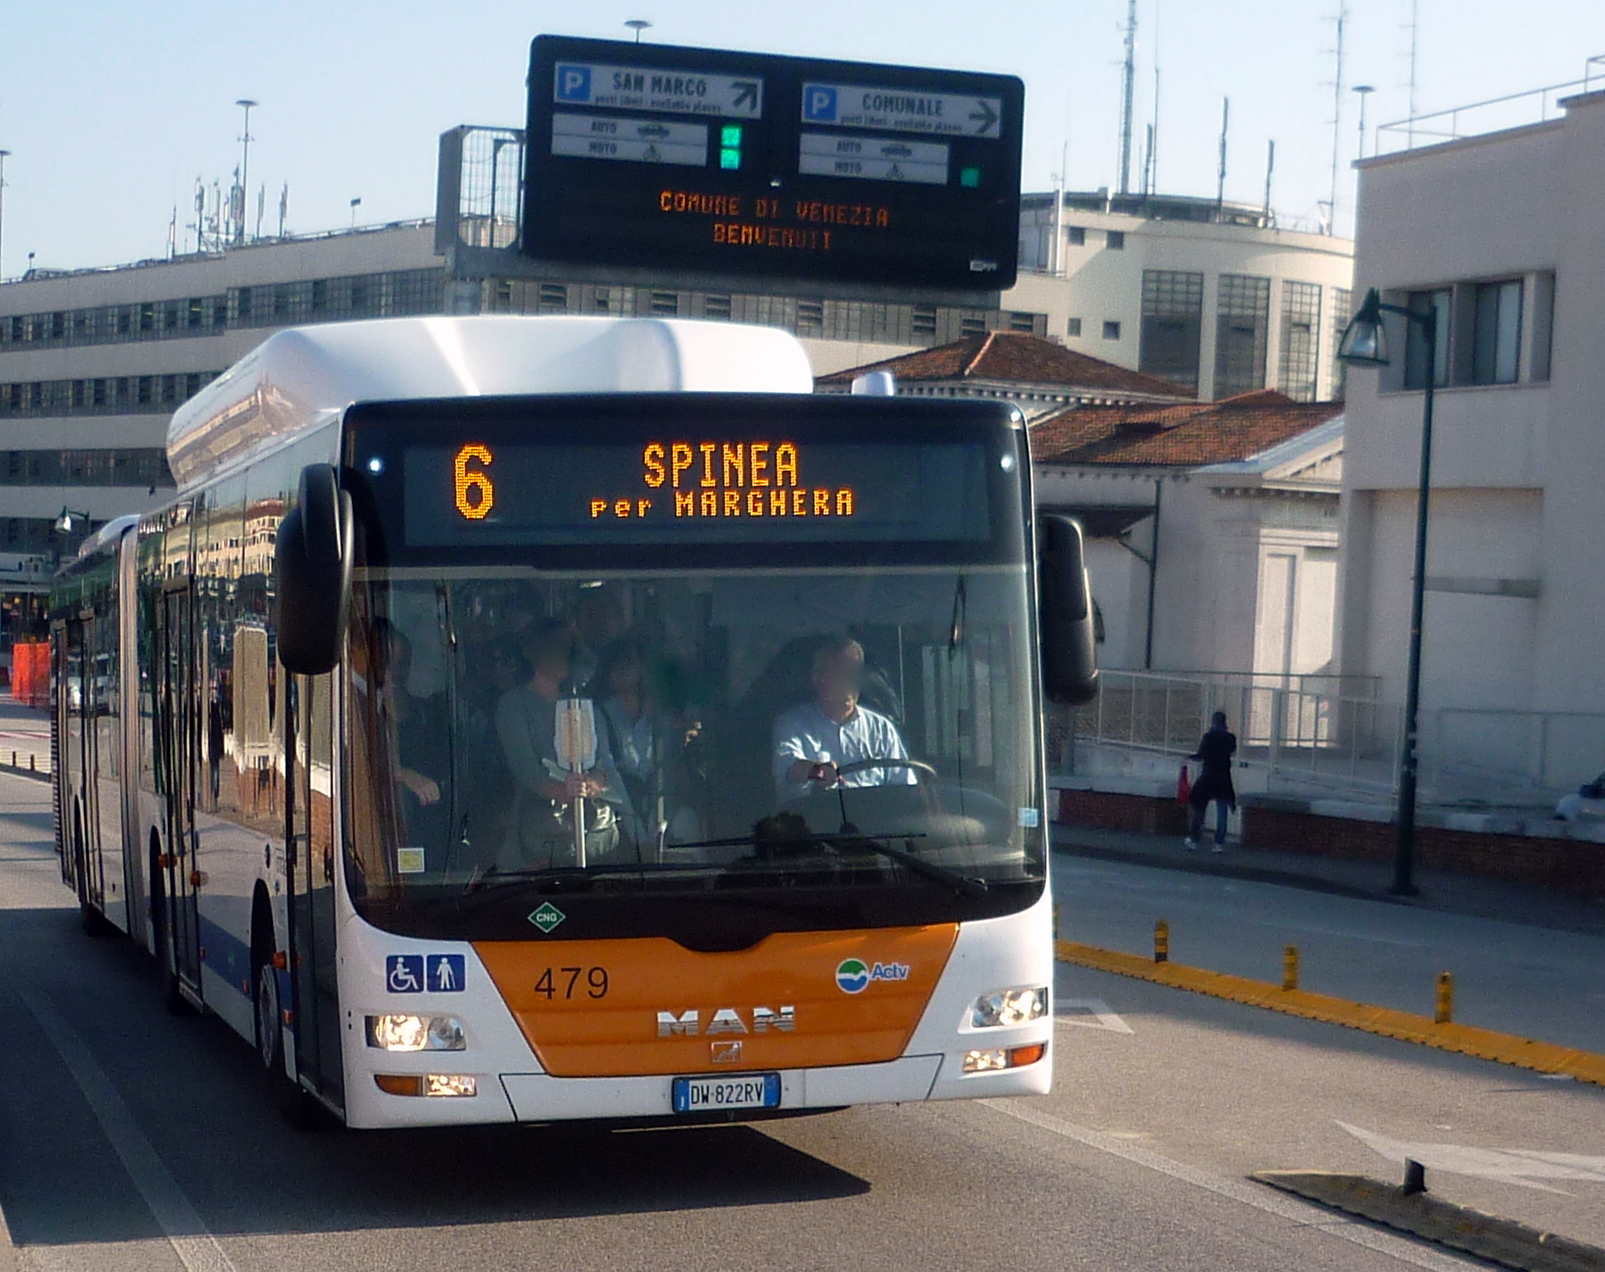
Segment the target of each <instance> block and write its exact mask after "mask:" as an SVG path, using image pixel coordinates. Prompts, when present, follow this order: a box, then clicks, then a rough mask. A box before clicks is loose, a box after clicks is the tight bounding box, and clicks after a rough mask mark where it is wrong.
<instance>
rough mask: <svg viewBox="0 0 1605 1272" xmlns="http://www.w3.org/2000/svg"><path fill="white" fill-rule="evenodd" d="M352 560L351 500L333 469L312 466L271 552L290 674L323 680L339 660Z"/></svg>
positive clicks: (281, 643)
mask: <svg viewBox="0 0 1605 1272" xmlns="http://www.w3.org/2000/svg"><path fill="white" fill-rule="evenodd" d="M351 557H352V513H351V496H350V495H348V494H347V493H346V492H345V491H343V490H341V489H340V482H339V478H338V477H337V475H336V474H335V470H334V469H333V468H332V467H331V466H330V465H328V464H308V465H307V466H306V467H305V468H304V469H302V470H301V487H300V493H299V495H298V497H297V499H296V504H295V507H294V508H292V509H291V510H290V511H289V513H287V514H286V515H285V518H284V520H283V521H281V522H279V534H278V539H277V542H276V543H275V544H274V551H273V574H274V583H275V587H274V597H275V601H274V611H275V612H274V616H273V617H274V628H275V631H276V632H277V635H278V649H279V661H280V662H281V663H283V664H284V669H285V670H286V671H290V672H293V673H295V674H296V675H299V676H321V675H322V674H323V673H324V672H326V671H331V670H333V668H334V666H335V664H336V663H338V662H339V661H340V646H341V641H342V640H343V639H344V637H345V630H346V617H347V614H348V613H349V611H350V608H351Z"/></svg>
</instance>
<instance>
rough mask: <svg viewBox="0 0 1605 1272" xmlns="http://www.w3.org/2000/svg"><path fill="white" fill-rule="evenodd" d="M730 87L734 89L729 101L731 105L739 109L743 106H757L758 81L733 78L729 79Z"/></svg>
mask: <svg viewBox="0 0 1605 1272" xmlns="http://www.w3.org/2000/svg"><path fill="white" fill-rule="evenodd" d="M731 87H732V88H734V89H735V90H736V95H735V98H734V100H732V101H731V103H730V104H731V106H732V107H734V108H735V109H737V110H739V109H740V108H741V107H743V106H751V107H753V108H754V109H756V108H757V105H758V81H757V80H733V81H731Z"/></svg>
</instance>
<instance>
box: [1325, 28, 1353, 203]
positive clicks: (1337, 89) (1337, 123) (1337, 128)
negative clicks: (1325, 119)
mask: <svg viewBox="0 0 1605 1272" xmlns="http://www.w3.org/2000/svg"><path fill="white" fill-rule="evenodd" d="M1348 16H1349V10H1348V7H1347V6H1346V5H1345V4H1343V2H1342V0H1339V2H1338V11H1337V48H1336V49H1335V50H1334V52H1333V70H1332V193H1331V196H1330V197H1329V198H1328V199H1327V204H1326V232H1327V233H1328V234H1336V233H1337V197H1338V152H1339V149H1340V148H1341V143H1342V138H1343V25H1344V23H1345V22H1346V21H1347V20H1348Z"/></svg>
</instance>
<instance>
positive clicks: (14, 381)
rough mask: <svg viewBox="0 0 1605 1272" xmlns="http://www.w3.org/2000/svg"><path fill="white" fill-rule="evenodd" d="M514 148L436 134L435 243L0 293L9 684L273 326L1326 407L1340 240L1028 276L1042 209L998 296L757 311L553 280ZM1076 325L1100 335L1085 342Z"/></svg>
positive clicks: (328, 248) (647, 279) (274, 245)
mask: <svg viewBox="0 0 1605 1272" xmlns="http://www.w3.org/2000/svg"><path fill="white" fill-rule="evenodd" d="M521 144H522V136H521V134H520V133H519V131H518V130H517V129H496V128H461V129H452V130H451V131H450V132H448V133H447V134H445V136H444V137H443V138H442V139H441V144H440V157H441V162H440V179H439V183H438V190H437V207H436V217H435V218H434V219H433V220H432V221H416V222H408V223H403V224H394V225H388V226H382V227H374V228H368V229H359V230H352V231H348V232H339V233H332V234H324V235H313V236H305V237H296V238H287V239H277V238H275V239H264V240H258V241H251V242H246V243H244V244H242V245H238V246H234V247H231V248H229V249H228V250H223V251H217V252H208V253H196V254H191V255H185V256H178V257H176V258H174V259H170V260H158V261H147V262H141V263H139V264H136V265H132V266H125V267H118V268H107V269H86V270H73V271H64V272H58V271H49V270H43V269H40V270H31V271H30V272H29V273H28V274H27V275H26V276H25V277H23V278H22V279H20V280H14V281H12V282H8V283H5V284H3V285H0V452H3V459H4V467H3V468H0V665H3V664H4V662H5V659H6V651H7V649H8V647H9V640H10V638H11V635H12V634H13V633H14V632H16V631H18V630H26V629H28V628H30V627H33V628H37V626H38V622H39V617H40V613H41V609H40V607H41V598H42V594H43V592H44V590H45V588H46V587H47V581H48V578H49V576H50V574H51V572H52V571H53V569H54V567H55V564H56V561H57V560H58V559H59V557H60V555H61V554H62V553H63V552H66V551H70V550H71V549H73V548H74V547H75V546H76V544H77V542H78V540H79V538H81V536H82V533H83V530H84V523H85V521H86V520H87V522H88V523H89V524H90V525H91V526H92V525H94V524H98V523H100V522H103V521H105V520H107V519H109V518H110V517H112V516H116V515H118V514H121V513H126V512H136V511H140V510H142V509H144V508H147V507H150V506H152V505H153V504H154V503H156V502H157V501H158V500H159V499H161V498H163V497H165V491H166V489H168V488H169V487H170V485H171V479H170V477H169V475H168V473H167V471H166V463H165V457H164V455H163V450H162V447H163V443H164V441H165V436H166V425H167V420H168V418H169V416H170V415H171V413H172V411H173V409H174V408H175V407H176V406H177V405H178V404H179V403H180V402H182V401H183V400H184V399H185V398H187V397H188V396H189V395H190V394H192V393H194V392H195V391H196V390H197V389H198V388H199V387H200V386H201V385H202V384H204V383H206V382H207V380H209V379H210V378H211V377H212V376H215V375H217V374H218V373H219V372H221V371H222V370H224V369H225V368H227V367H228V366H230V365H231V364H232V363H233V362H234V361H235V360H237V359H238V358H239V357H240V356H241V355H243V354H244V353H246V352H247V351H248V350H249V349H251V348H252V347H254V346H255V345H256V344H257V343H259V342H260V341H261V340H262V339H264V338H265V337H266V336H267V335H268V334H269V333H270V332H271V331H273V330H274V329H276V328H279V327H284V326H289V325H294V324H301V323H310V322H326V321H337V320H340V319H342V318H362V317H379V316H384V315H401V314H428V313H457V314H461V313H505V312H513V313H586V314H615V315H620V314H624V315H627V314H652V315H675V316H680V317H691V318H702V319H708V320H714V321H735V322H756V323H763V324H767V325H774V326H780V327H783V328H785V329H787V330H789V331H792V332H793V333H795V334H796V335H797V336H798V337H799V338H800V339H801V340H802V341H803V343H804V345H805V347H807V349H808V351H809V355H810V357H811V359H812V361H813V364H814V369H815V371H816V373H818V374H819V375H821V376H825V375H828V374H830V373H831V372H835V371H839V370H842V369H843V368H847V367H853V366H859V365H863V364H866V363H872V362H876V361H880V360H884V359H888V358H894V357H896V356H898V355H900V354H906V353H908V352H910V351H914V350H918V349H921V348H926V347H930V346H937V345H943V344H947V343H949V342H952V341H957V340H962V339H965V338H973V337H983V336H985V335H986V334H987V333H990V332H1010V333H1019V334H1026V335H1034V336H1037V337H1046V338H1051V339H1054V340H1056V341H1059V342H1062V343H1063V344H1065V345H1066V346H1067V347H1069V348H1070V349H1073V350H1077V351H1079V352H1081V353H1084V354H1088V355H1091V356H1093V357H1096V358H1099V359H1103V360H1105V361H1108V362H1113V363H1116V364H1118V365H1120V366H1123V367H1127V368H1129V369H1131V370H1138V369H1141V370H1143V371H1144V372H1147V373H1150V374H1152V375H1155V376H1158V377H1159V378H1161V379H1171V380H1176V379H1178V378H1179V379H1180V380H1181V381H1182V382H1184V383H1185V384H1186V386H1187V388H1188V389H1193V390H1196V391H1198V392H1200V393H1201V394H1202V395H1203V396H1205V397H1206V398H1207V397H1209V396H1210V395H1212V394H1214V393H1216V392H1217V391H1218V390H1219V389H1220V388H1221V386H1223V385H1229V386H1231V387H1234V388H1239V387H1240V388H1242V389H1245V390H1246V389H1254V388H1260V387H1262V386H1265V385H1272V386H1275V385H1285V386H1287V387H1288V389H1289V392H1290V395H1291V396H1294V397H1299V398H1309V397H1315V396H1327V395H1328V394H1329V393H1330V391H1331V388H1332V383H1333V382H1332V379H1331V376H1330V374H1329V373H1328V372H1327V371H1326V370H1324V368H1325V367H1326V365H1327V361H1328V360H1329V355H1328V352H1327V351H1326V349H1325V343H1323V342H1327V332H1328V321H1329V320H1328V316H1329V315H1330V314H1333V313H1336V312H1338V311H1339V310H1345V311H1346V308H1347V301H1346V298H1345V296H1344V293H1343V291H1342V287H1343V286H1346V280H1347V268H1348V257H1347V250H1348V249H1347V244H1345V243H1343V242H1342V241H1341V240H1335V239H1329V238H1323V237H1320V236H1314V235H1289V234H1284V233H1282V232H1281V231H1278V230H1276V229H1275V228H1274V226H1271V225H1269V224H1268V223H1264V224H1260V223H1248V222H1246V221H1244V216H1246V214H1241V213H1240V210H1234V209H1231V208H1227V209H1225V210H1224V211H1223V210H1222V209H1219V208H1216V207H1215V205H1214V204H1212V203H1211V204H1208V205H1207V210H1206V213H1204V214H1202V219H1199V217H1200V215H1201V214H1200V213H1199V210H1198V209H1199V207H1200V206H1203V205H1200V204H1199V203H1198V202H1197V201H1188V200H1151V201H1149V203H1148V205H1147V206H1146V208H1145V209H1140V210H1135V211H1134V210H1125V211H1122V210H1120V209H1119V208H1117V207H1115V206H1113V205H1110V206H1108V207H1104V206H1103V205H1102V204H1100V208H1099V209H1094V210H1088V209H1085V208H1079V207H1075V210H1074V212H1073V215H1071V214H1070V213H1068V212H1067V213H1066V214H1065V215H1062V216H1061V218H1060V226H1059V228H1060V229H1061V230H1062V232H1063V235H1064V241H1065V243H1066V247H1065V248H1064V249H1063V255H1062V256H1061V257H1058V258H1055V259H1054V260H1053V261H1051V262H1049V261H1047V260H1046V258H1044V265H1045V268H1044V269H1043V270H1042V271H1041V272H1033V271H1034V270H1035V269H1036V262H1037V258H1038V257H1039V256H1041V255H1042V253H1041V251H1040V250H1039V247H1038V246H1033V244H1037V243H1038V240H1039V239H1040V225H1045V224H1048V223H1049V222H1048V221H1044V219H1043V208H1042V206H1040V205H1042V204H1043V202H1044V200H1045V201H1046V202H1047V203H1049V204H1051V197H1050V196H1027V198H1026V200H1025V209H1026V210H1025V214H1024V217H1023V219H1022V237H1023V239H1024V241H1025V243H1026V249H1027V252H1026V258H1025V268H1024V270H1023V272H1022V274H1021V277H1020V281H1019V283H1018V284H1017V286H1016V287H1015V288H1013V289H1012V290H1011V291H1008V292H1005V293H1003V294H1002V295H1001V296H1000V295H998V294H996V293H994V294H992V295H990V296H986V295H978V296H976V297H974V298H965V297H954V296H929V295H927V296H915V295H906V296H905V295H894V294H889V293H885V292H884V291H881V292H876V291H872V290H867V289H858V290H856V291H854V290H853V289H836V290H835V291H828V292H827V291H820V290H813V289H809V288H804V287H801V286H791V287H787V286H765V287H762V288H758V287H754V288H752V289H747V290H743V289H742V288H740V287H735V286H732V285H731V283H730V282H729V281H728V280H719V279H710V278H697V277H691V276H685V275H677V274H675V273H673V272H672V271H671V272H660V273H655V274H653V273H648V272H644V271H643V272H638V273H635V274H629V275H619V274H608V273H606V272H604V271H584V270H575V269H572V268H570V269H566V270H557V269H542V268H539V267H537V266H536V265H535V264H534V263H532V262H530V261H528V260H526V259H524V258H523V257H521V256H519V255H518V254H517V252H516V251H515V249H514V245H515V244H516V242H517V240H518V235H519V225H518V215H519V209H520V208H521V207H522V199H521V197H520V189H519V174H520V173H521V172H522V170H523V165H522V163H520V162H519V161H518V159H517V158H516V155H517V151H518V148H519V147H520V146H521ZM1074 206H1075V205H1074V199H1073V198H1067V201H1066V207H1067V209H1069V208H1073V207H1074ZM1049 211H1051V208H1050V209H1049ZM1189 218H1191V219H1189ZM1050 220H1051V218H1050ZM1249 220H1250V221H1251V220H1252V218H1249ZM1039 223H1040V225H1039ZM1033 225H1038V226H1039V228H1038V229H1037V230H1033V229H1032V228H1031V227H1032V226H1033ZM1078 231H1079V241H1078ZM1033 234H1036V235H1037V238H1033V237H1032V235H1033ZM1122 235H1125V236H1126V237H1125V239H1124V240H1123V241H1122V238H1121V236H1122ZM1033 253H1035V254H1036V255H1033ZM1072 263H1074V268H1071V265H1072ZM1050 264H1051V265H1053V266H1055V267H1057V268H1058V272H1053V270H1052V269H1048V268H1046V266H1047V265H1050ZM1167 297H1168V298H1169V299H1166V298H1167ZM1233 297H1237V298H1238V299H1233ZM1242 297H1247V299H1246V300H1244V299H1242ZM1289 297H1294V298H1295V299H1294V300H1290V299H1288V298H1289ZM1296 306H1302V308H1297V312H1296V313H1295V307H1296ZM1206 313H1208V314H1211V315H1213V320H1212V321H1209V322H1206V321H1204V318H1203V315H1204V314H1206ZM1072 314H1075V315H1086V317H1085V318H1083V319H1081V320H1080V321H1081V324H1082V325H1081V326H1080V328H1079V329H1078V328H1077V327H1076V326H1075V325H1074V324H1073V323H1072V322H1071V319H1070V315H1072ZM1089 323H1090V324H1092V325H1091V326H1089V325H1088V324H1089ZM1077 330H1079V331H1080V332H1081V334H1076V332H1077ZM1110 333H1113V336H1114V338H1106V337H1107V336H1109V335H1110ZM1155 366H1159V367H1162V368H1163V369H1162V370H1158V371H1155V370H1152V368H1154V367H1155ZM1288 368H1291V370H1288ZM1195 373H1196V374H1195ZM63 512H70V513H74V514H78V515H77V516H76V517H74V518H73V519H72V520H71V521H70V523H69V525H70V529H69V530H68V531H67V532H65V533H64V532H62V531H58V530H57V529H56V528H55V525H56V522H57V521H58V519H60V518H61V516H62V514H63Z"/></svg>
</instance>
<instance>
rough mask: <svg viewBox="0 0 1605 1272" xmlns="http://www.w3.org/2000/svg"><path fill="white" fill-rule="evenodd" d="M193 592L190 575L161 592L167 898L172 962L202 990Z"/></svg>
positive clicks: (187, 981) (181, 975)
mask: <svg viewBox="0 0 1605 1272" xmlns="http://www.w3.org/2000/svg"><path fill="white" fill-rule="evenodd" d="M194 595H195V594H194V591H193V589H192V587H191V581H190V580H189V579H187V578H184V579H174V580H172V581H171V582H169V583H168V585H167V587H166V589H165V590H164V592H163V594H162V609H161V626H160V636H161V658H160V663H159V666H160V674H161V678H162V679H161V685H160V687H159V690H158V694H159V700H160V704H161V707H160V714H161V718H160V733H161V740H160V743H159V745H160V746H161V748H162V755H163V765H162V767H163V770H164V772H165V774H166V777H167V788H166V792H165V793H166V795H167V827H166V830H167V835H166V838H167V856H166V865H167V871H166V873H167V897H168V905H169V906H170V907H171V917H172V931H173V964H174V967H175V969H176V971H177V972H178V978H179V980H180V981H181V982H183V983H184V984H186V985H188V986H189V988H191V989H192V990H194V991H195V992H196V993H197V994H198V993H200V985H201V959H200V932H199V916H198V915H197V913H196V906H195V889H196V886H197V885H198V884H199V882H200V878H199V875H198V874H197V873H196V872H197V871H198V870H199V868H200V867H199V862H198V858H197V855H196V851H195V849H196V835H195V781H196V764H197V761H198V759H199V757H198V755H197V747H196V744H197V742H198V741H199V737H198V731H199V729H200V712H199V711H198V710H197V709H196V703H197V695H198V694H199V692H200V690H199V687H198V686H197V685H196V683H195V605H194Z"/></svg>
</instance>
